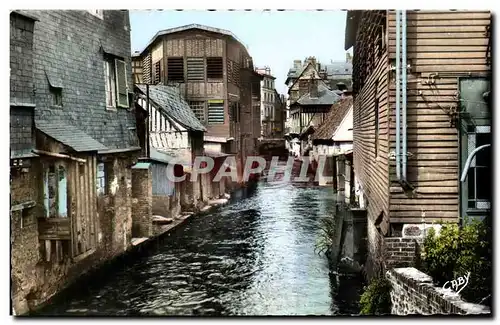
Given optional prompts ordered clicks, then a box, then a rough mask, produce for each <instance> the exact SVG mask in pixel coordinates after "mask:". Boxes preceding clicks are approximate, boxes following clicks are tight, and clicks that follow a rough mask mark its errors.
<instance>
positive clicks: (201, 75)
mask: <svg viewBox="0 0 500 325" xmlns="http://www.w3.org/2000/svg"><path fill="white" fill-rule="evenodd" d="M204 61H205V60H204V59H203V58H187V80H188V81H204V80H205V62H204Z"/></svg>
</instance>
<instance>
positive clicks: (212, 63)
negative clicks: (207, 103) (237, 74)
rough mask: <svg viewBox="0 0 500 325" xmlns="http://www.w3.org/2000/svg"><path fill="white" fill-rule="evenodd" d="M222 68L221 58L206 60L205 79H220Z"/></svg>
mask: <svg viewBox="0 0 500 325" xmlns="http://www.w3.org/2000/svg"><path fill="white" fill-rule="evenodd" d="M222 75H223V68H222V58H221V57H211V58H207V78H209V79H222Z"/></svg>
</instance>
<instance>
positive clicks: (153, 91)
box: [136, 84, 207, 131]
mask: <svg viewBox="0 0 500 325" xmlns="http://www.w3.org/2000/svg"><path fill="white" fill-rule="evenodd" d="M136 87H137V88H139V90H140V91H141V92H142V93H143V94H146V85H144V84H139V85H136ZM149 100H151V101H152V102H153V103H154V104H155V105H156V106H157V107H158V108H160V109H161V110H162V111H163V112H164V113H165V114H166V115H167V116H168V117H170V118H171V119H173V120H174V121H175V122H177V123H179V124H180V125H182V126H183V127H185V128H186V129H188V130H191V131H206V130H207V129H206V128H205V127H204V126H203V124H201V122H200V120H198V118H196V116H195V115H194V112H193V111H192V110H191V107H189V105H188V103H187V102H186V101H185V100H184V98H182V96H181V95H180V93H179V91H178V89H177V88H176V87H173V86H165V85H150V86H149Z"/></svg>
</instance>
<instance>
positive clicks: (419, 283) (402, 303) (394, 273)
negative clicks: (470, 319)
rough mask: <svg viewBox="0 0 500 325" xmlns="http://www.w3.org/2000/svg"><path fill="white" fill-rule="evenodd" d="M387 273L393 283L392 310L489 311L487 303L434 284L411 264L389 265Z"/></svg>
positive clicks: (409, 312) (405, 312)
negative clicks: (469, 298)
mask: <svg viewBox="0 0 500 325" xmlns="http://www.w3.org/2000/svg"><path fill="white" fill-rule="evenodd" d="M386 277H387V279H388V280H389V282H390V283H391V285H392V290H391V293H390V294H391V303H392V307H391V314H394V315H412V314H417V315H433V314H469V315H470V314H490V310H489V309H488V308H487V307H486V306H482V305H477V304H472V303H468V302H465V301H463V300H461V299H460V296H459V295H458V294H456V293H455V292H453V291H451V289H448V290H445V289H443V288H440V287H435V286H434V285H433V283H432V278H431V277H430V276H428V275H427V274H425V273H422V272H420V271H419V270H417V269H415V268H413V267H408V268H397V269H392V270H390V271H388V272H387V273H386Z"/></svg>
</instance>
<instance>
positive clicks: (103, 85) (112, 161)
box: [10, 10, 140, 314]
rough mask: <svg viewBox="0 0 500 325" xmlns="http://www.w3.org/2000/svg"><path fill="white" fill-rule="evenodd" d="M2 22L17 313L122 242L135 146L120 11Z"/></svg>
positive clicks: (126, 239)
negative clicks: (7, 51) (6, 45)
mask: <svg viewBox="0 0 500 325" xmlns="http://www.w3.org/2000/svg"><path fill="white" fill-rule="evenodd" d="M10 19H11V29H10V31H11V45H10V46H11V58H10V62H11V65H10V68H11V144H12V145H11V229H12V230H11V243H12V248H11V256H12V259H11V267H12V269H11V270H12V272H11V280H12V302H13V309H14V312H15V313H16V314H20V313H24V312H26V311H28V310H29V309H32V308H36V307H37V306H39V305H40V304H41V303H43V302H44V301H46V300H47V299H48V298H50V297H51V296H52V295H54V294H55V293H57V292H58V291H59V290H61V288H63V287H65V286H66V285H67V284H68V283H70V282H72V281H73V280H74V279H75V278H76V277H78V276H79V275H80V274H82V273H83V272H85V271H87V270H88V269H89V268H90V267H92V266H95V265H97V264H99V263H101V262H103V261H105V260H107V259H109V258H112V257H113V256H116V255H118V254H120V253H122V252H124V251H125V250H127V249H128V248H129V246H130V239H131V226H132V216H131V199H130V197H131V169H130V166H132V165H133V164H134V163H135V161H136V159H137V156H138V154H139V151H138V150H139V149H140V147H139V143H138V140H137V135H136V130H135V117H134V113H133V112H132V111H131V107H130V103H131V100H130V99H131V98H132V96H131V95H132V94H131V93H130V92H131V89H130V88H129V85H132V78H131V65H130V34H129V32H130V24H129V19H128V11H126V10H116V11H113V10H110V11H107V10H104V11H103V10H88V11H84V10H73V11H62V10H61V11H58V10H51V11H48V10H40V11H38V10H33V11H15V12H11V15H10ZM34 108H35V110H34V111H33V109H34ZM33 122H34V123H33ZM35 155H36V156H35ZM33 156H35V157H33Z"/></svg>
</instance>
